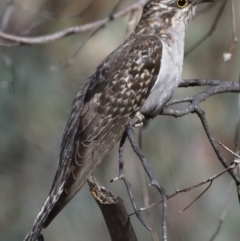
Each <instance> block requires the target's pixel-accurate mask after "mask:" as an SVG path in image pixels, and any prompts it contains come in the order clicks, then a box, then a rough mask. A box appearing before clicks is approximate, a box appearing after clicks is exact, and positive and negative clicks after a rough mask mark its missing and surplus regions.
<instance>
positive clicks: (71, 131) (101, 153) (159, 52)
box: [24, 0, 211, 241]
mask: <svg viewBox="0 0 240 241" xmlns="http://www.w3.org/2000/svg"><path fill="white" fill-rule="evenodd" d="M210 1H211V0H148V1H147V2H146V3H145V5H144V6H143V11H142V16H141V18H140V20H139V22H138V24H137V26H136V28H135V30H134V31H133V33H132V34H131V35H130V36H129V37H128V38H127V39H126V40H125V41H124V43H123V44H121V45H120V46H119V47H118V48H117V49H116V50H114V51H113V52H112V53H111V54H109V55H108V56H107V57H106V58H105V59H104V60H103V61H102V62H101V63H100V65H99V66H98V67H97V68H96V70H95V71H94V73H93V74H92V75H91V76H90V77H89V78H88V79H87V81H86V82H85V84H84V85H83V86H82V87H81V88H80V90H79V91H78V93H77V96H76V97H75V99H74V101H73V104H72V111H71V114H70V117H69V120H68V122H67V125H66V127H65V130H64V133H63V137H62V142H61V146H60V155H59V161H58V167H57V171H56V174H55V178H54V181H53V184H52V187H51V189H50V192H49V195H48V197H47V199H46V201H45V203H44V205H43V207H42V209H41V211H40V212H39V214H38V216H37V218H36V219H35V221H34V223H33V225H32V227H31V229H30V230H29V232H28V233H27V235H26V237H25V239H24V241H35V240H36V239H37V238H38V237H39V235H40V233H41V230H42V229H43V228H46V227H48V225H49V224H50V223H51V222H52V220H53V219H54V218H55V217H56V216H57V214H58V213H59V212H60V211H61V210H62V209H63V208H64V207H65V205H66V204H67V203H68V202H69V201H70V200H71V199H72V198H73V197H74V196H75V194H76V193H77V192H78V191H79V190H80V189H81V187H82V186H83V185H84V184H85V182H86V180H87V178H88V176H89V175H91V174H92V173H93V172H94V171H95V170H96V168H97V167H98V166H99V165H100V163H101V162H102V161H103V160H104V158H105V157H106V156H107V154H108V153H109V152H110V151H111V149H112V148H113V146H114V145H115V143H116V142H117V141H119V139H120V138H121V136H122V135H123V133H124V131H125V126H126V125H127V124H128V123H129V122H130V121H131V119H133V118H134V117H135V116H136V117H137V118H138V119H139V124H141V123H142V122H143V119H144V120H146V121H148V120H152V119H153V118H155V117H156V116H157V115H159V114H160V113H161V111H162V110H163V108H164V106H165V104H166V103H167V102H168V101H169V100H170V98H171V97H172V95H173V93H174V91H175V89H176V88H177V86H178V84H179V82H180V80H181V75H182V67H183V58H184V38H185V30H186V27H187V25H188V22H189V20H190V19H191V18H192V17H193V16H194V14H195V10H196V7H197V5H198V4H200V3H204V2H210Z"/></svg>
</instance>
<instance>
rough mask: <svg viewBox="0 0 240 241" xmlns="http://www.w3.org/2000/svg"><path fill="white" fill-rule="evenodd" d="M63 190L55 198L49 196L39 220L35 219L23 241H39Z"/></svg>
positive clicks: (38, 217)
mask: <svg viewBox="0 0 240 241" xmlns="http://www.w3.org/2000/svg"><path fill="white" fill-rule="evenodd" d="M62 190H63V188H62V187H61V188H60V189H59V192H58V194H57V195H55V196H51V195H49V196H48V198H47V200H46V201H45V203H44V205H43V207H42V209H41V211H40V212H39V214H38V216H37V218H36V219H35V221H34V223H33V225H32V227H31V229H30V230H29V232H28V233H27V235H26V237H25V239H24V240H23V241H35V240H37V238H38V236H39V235H40V233H41V230H42V228H43V226H44V222H45V221H46V219H47V217H48V216H49V213H50V212H51V210H52V209H53V207H54V205H55V203H56V201H57V200H58V198H59V196H60V195H61V193H62Z"/></svg>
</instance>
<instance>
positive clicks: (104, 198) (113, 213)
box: [88, 176, 137, 241]
mask: <svg viewBox="0 0 240 241" xmlns="http://www.w3.org/2000/svg"><path fill="white" fill-rule="evenodd" d="M88 185H89V186H90V192H91V194H92V196H93V197H94V199H95V201H96V202H97V204H98V206H99V208H100V209H101V211H102V214H103V217H104V219H105V222H106V224H107V228H108V231H109V234H110V236H111V240H112V241H137V237H136V234H135V232H134V230H133V227H132V224H131V222H130V218H129V216H128V213H127V211H126V208H125V206H124V203H123V200H122V199H121V198H120V197H114V196H113V194H112V193H111V192H110V191H109V190H107V189H106V188H104V187H102V186H100V184H99V183H98V182H97V180H96V179H95V178H94V177H92V176H89V178H88Z"/></svg>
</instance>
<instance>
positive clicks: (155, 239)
mask: <svg viewBox="0 0 240 241" xmlns="http://www.w3.org/2000/svg"><path fill="white" fill-rule="evenodd" d="M142 131H143V129H142V128H140V130H139V139H138V140H139V141H138V143H139V148H140V149H141V150H142ZM137 166H138V170H139V174H140V175H139V176H140V182H141V187H142V193H143V204H144V207H147V206H149V205H150V202H149V199H150V198H149V193H148V189H147V184H146V179H145V176H144V170H143V166H142V165H137ZM146 216H147V219H148V222H149V226H150V228H151V229H152V230H151V235H152V240H153V241H159V238H158V235H157V232H156V228H155V224H154V220H153V216H152V214H151V211H150V209H147V210H146Z"/></svg>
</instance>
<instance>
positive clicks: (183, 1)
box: [176, 0, 188, 8]
mask: <svg viewBox="0 0 240 241" xmlns="http://www.w3.org/2000/svg"><path fill="white" fill-rule="evenodd" d="M176 4H177V6H178V7H179V8H185V7H186V6H187V5H188V0H177V1H176Z"/></svg>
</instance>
